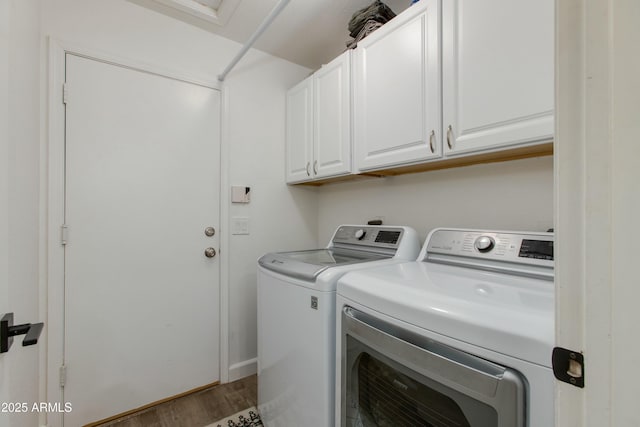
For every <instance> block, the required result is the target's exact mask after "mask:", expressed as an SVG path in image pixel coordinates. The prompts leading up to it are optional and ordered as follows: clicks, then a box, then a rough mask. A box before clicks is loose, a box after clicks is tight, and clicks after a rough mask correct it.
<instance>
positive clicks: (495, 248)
mask: <svg viewBox="0 0 640 427" xmlns="http://www.w3.org/2000/svg"><path fill="white" fill-rule="evenodd" d="M426 252H427V254H441V255H448V256H459V257H467V258H478V259H486V260H491V261H506V262H515V263H519V264H529V265H539V266H545V267H553V234H552V233H518V232H499V231H470V230H446V229H440V230H436V231H434V232H433V233H432V234H431V236H430V239H429V242H428V245H427V249H426Z"/></svg>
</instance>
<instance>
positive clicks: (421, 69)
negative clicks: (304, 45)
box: [353, 0, 441, 170]
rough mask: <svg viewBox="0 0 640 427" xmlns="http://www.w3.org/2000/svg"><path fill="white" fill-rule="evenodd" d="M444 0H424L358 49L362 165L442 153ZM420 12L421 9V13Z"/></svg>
mask: <svg viewBox="0 0 640 427" xmlns="http://www.w3.org/2000/svg"><path fill="white" fill-rule="evenodd" d="M439 5H440V1H439V0H422V1H421V2H419V3H417V4H415V5H414V6H411V8H410V9H409V12H414V13H405V14H402V15H399V16H398V17H396V18H395V19H394V20H392V21H391V22H389V23H388V24H385V25H384V26H383V27H382V28H380V29H379V30H376V31H375V32H374V33H372V34H371V35H369V36H368V37H367V38H365V39H364V40H362V41H360V42H359V43H358V48H357V49H356V50H355V52H354V61H353V64H354V81H353V85H354V106H353V109H354V148H355V155H356V158H355V161H356V164H355V165H356V168H357V169H359V170H370V169H375V168H379V167H384V166H393V165H399V164H403V163H415V162H419V161H422V160H427V159H431V158H437V157H439V156H440V153H441V150H440V142H439V141H441V135H440V129H441V122H440V111H441V108H440V102H441V101H440V36H439V32H440V28H439V23H440V10H439V8H440V7H439ZM416 14H417V15H416Z"/></svg>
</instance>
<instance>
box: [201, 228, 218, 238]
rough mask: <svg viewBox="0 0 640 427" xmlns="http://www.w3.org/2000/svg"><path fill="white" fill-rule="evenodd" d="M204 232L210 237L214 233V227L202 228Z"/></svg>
mask: <svg viewBox="0 0 640 427" xmlns="http://www.w3.org/2000/svg"><path fill="white" fill-rule="evenodd" d="M204 234H205V235H206V236H209V237H211V236H213V235H214V234H216V229H215V228H213V227H207V228H205V229H204Z"/></svg>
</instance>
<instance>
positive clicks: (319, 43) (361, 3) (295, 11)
mask: <svg viewBox="0 0 640 427" xmlns="http://www.w3.org/2000/svg"><path fill="white" fill-rule="evenodd" d="M130 1H133V2H134V3H137V4H140V5H142V6H145V7H148V8H151V9H154V10H156V11H158V12H161V13H164V14H167V15H170V16H173V17H175V18H177V19H181V20H183V21H186V22H188V23H190V24H193V25H196V26H198V27H201V28H203V29H205V30H207V31H210V32H213V33H215V34H218V35H221V36H223V37H226V38H229V39H231V40H234V41H237V42H239V43H243V44H244V43H245V42H246V41H247V40H248V39H249V37H250V36H251V35H252V34H253V33H254V31H255V30H256V28H258V26H259V25H260V24H261V23H262V21H263V20H264V19H265V18H266V17H267V15H269V12H271V10H272V9H273V8H274V7H275V5H276V4H277V3H278V0H222V1H204V0H193V1H197V3H199V4H200V5H202V4H210V3H211V4H212V5H215V7H216V8H219V9H223V8H225V7H226V8H227V11H228V10H231V9H235V10H231V12H228V13H229V16H225V19H224V21H226V23H225V22H212V21H211V20H204V19H201V18H198V17H196V16H193V15H189V14H187V13H184V10H182V11H180V10H175V9H172V8H170V7H168V6H167V4H168V3H170V2H171V1H175V2H176V3H181V4H185V3H187V2H189V1H192V0H130ZM372 1H373V0H290V2H289V4H288V5H287V6H286V7H285V9H284V10H283V11H282V12H281V13H280V15H278V17H277V18H276V19H275V21H274V22H273V23H272V24H271V26H270V27H269V28H268V29H267V30H266V32H265V33H264V34H263V35H262V36H261V37H260V38H259V39H258V41H257V42H256V43H255V45H254V47H255V48H256V49H259V50H262V51H264V52H268V53H270V54H272V55H274V56H278V57H280V58H284V59H286V60H289V61H291V62H294V63H296V64H300V65H303V66H305V67H308V68H311V69H314V70H315V69H317V68H320V66H321V65H322V64H325V63H327V62H329V61H330V60H331V59H333V58H335V57H336V56H338V55H339V54H340V53H341V52H343V51H344V50H345V48H346V45H345V43H346V41H347V40H349V32H348V30H347V24H348V22H349V19H351V16H352V15H353V13H354V12H356V11H357V10H359V9H361V8H363V7H366V6H368V5H369V4H371V3H372ZM384 2H385V3H386V4H387V5H388V6H389V7H390V8H391V9H392V10H393V11H394V12H395V13H396V14H397V13H400V12H402V11H403V10H404V9H406V8H407V7H408V6H409V4H410V3H411V0H385V1H384ZM225 3H227V5H225ZM218 4H219V6H218ZM229 4H232V6H229Z"/></svg>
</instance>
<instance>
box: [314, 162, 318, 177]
mask: <svg viewBox="0 0 640 427" xmlns="http://www.w3.org/2000/svg"><path fill="white" fill-rule="evenodd" d="M313 174H314V175H318V161H317V160H316V161H314V162H313Z"/></svg>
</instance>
